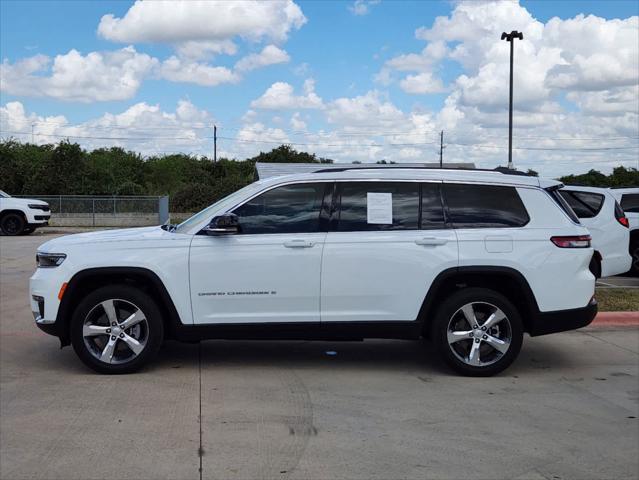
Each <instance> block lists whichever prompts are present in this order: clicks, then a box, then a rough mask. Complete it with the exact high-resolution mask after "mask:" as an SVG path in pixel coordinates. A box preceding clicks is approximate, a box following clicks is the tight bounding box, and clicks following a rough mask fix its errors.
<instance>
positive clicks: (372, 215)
mask: <svg viewBox="0 0 639 480" xmlns="http://www.w3.org/2000/svg"><path fill="white" fill-rule="evenodd" d="M366 222H367V223H374V224H385V225H392V224H393V194H392V193H377V192H367V193H366Z"/></svg>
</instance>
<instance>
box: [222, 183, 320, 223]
mask: <svg viewBox="0 0 639 480" xmlns="http://www.w3.org/2000/svg"><path fill="white" fill-rule="evenodd" d="M324 186H325V184H324V183H300V184H297V185H285V186H282V187H277V188H274V189H272V190H269V191H268V192H266V193H263V194H262V195H259V196H257V197H255V198H253V199H252V200H249V201H248V202H246V203H245V204H244V205H242V206H240V207H238V208H236V209H235V210H234V211H233V213H235V214H236V215H237V216H238V217H240V218H239V220H240V229H241V233H244V234H257V233H306V232H317V231H318V230H319V218H320V209H321V207H322V198H323V196H324Z"/></svg>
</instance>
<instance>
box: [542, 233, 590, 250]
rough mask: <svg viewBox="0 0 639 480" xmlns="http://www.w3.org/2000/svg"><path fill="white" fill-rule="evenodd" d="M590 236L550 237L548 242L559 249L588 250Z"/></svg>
mask: <svg viewBox="0 0 639 480" xmlns="http://www.w3.org/2000/svg"><path fill="white" fill-rule="evenodd" d="M590 240H592V238H591V237H590V235H574V236H566V237H550V241H551V242H552V243H554V244H555V245H557V246H558V247H559V248H589V247H590Z"/></svg>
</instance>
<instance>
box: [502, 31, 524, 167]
mask: <svg viewBox="0 0 639 480" xmlns="http://www.w3.org/2000/svg"><path fill="white" fill-rule="evenodd" d="M516 38H518V39H519V40H523V39H524V34H523V33H521V32H518V31H517V30H513V31H512V32H510V33H506V32H504V33H502V34H501V39H502V40H506V41H507V42H510V102H509V108H508V168H509V169H511V170H512V168H513V50H514V48H513V47H514V46H515V39H516Z"/></svg>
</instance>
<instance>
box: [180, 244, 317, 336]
mask: <svg viewBox="0 0 639 480" xmlns="http://www.w3.org/2000/svg"><path fill="white" fill-rule="evenodd" d="M325 236H326V234H325V233H304V234H281V235H228V236H220V237H209V236H205V235H196V236H195V237H194V239H193V243H192V244H191V259H190V263H191V274H190V275H191V298H192V302H193V318H194V320H195V323H199V324H205V323H261V322H319V320H320V318H319V290H320V267H321V259H322V248H323V246H324V238H325ZM291 243H294V244H296V245H297V244H305V245H304V246H303V247H297V246H295V247H289V246H287V244H291Z"/></svg>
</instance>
